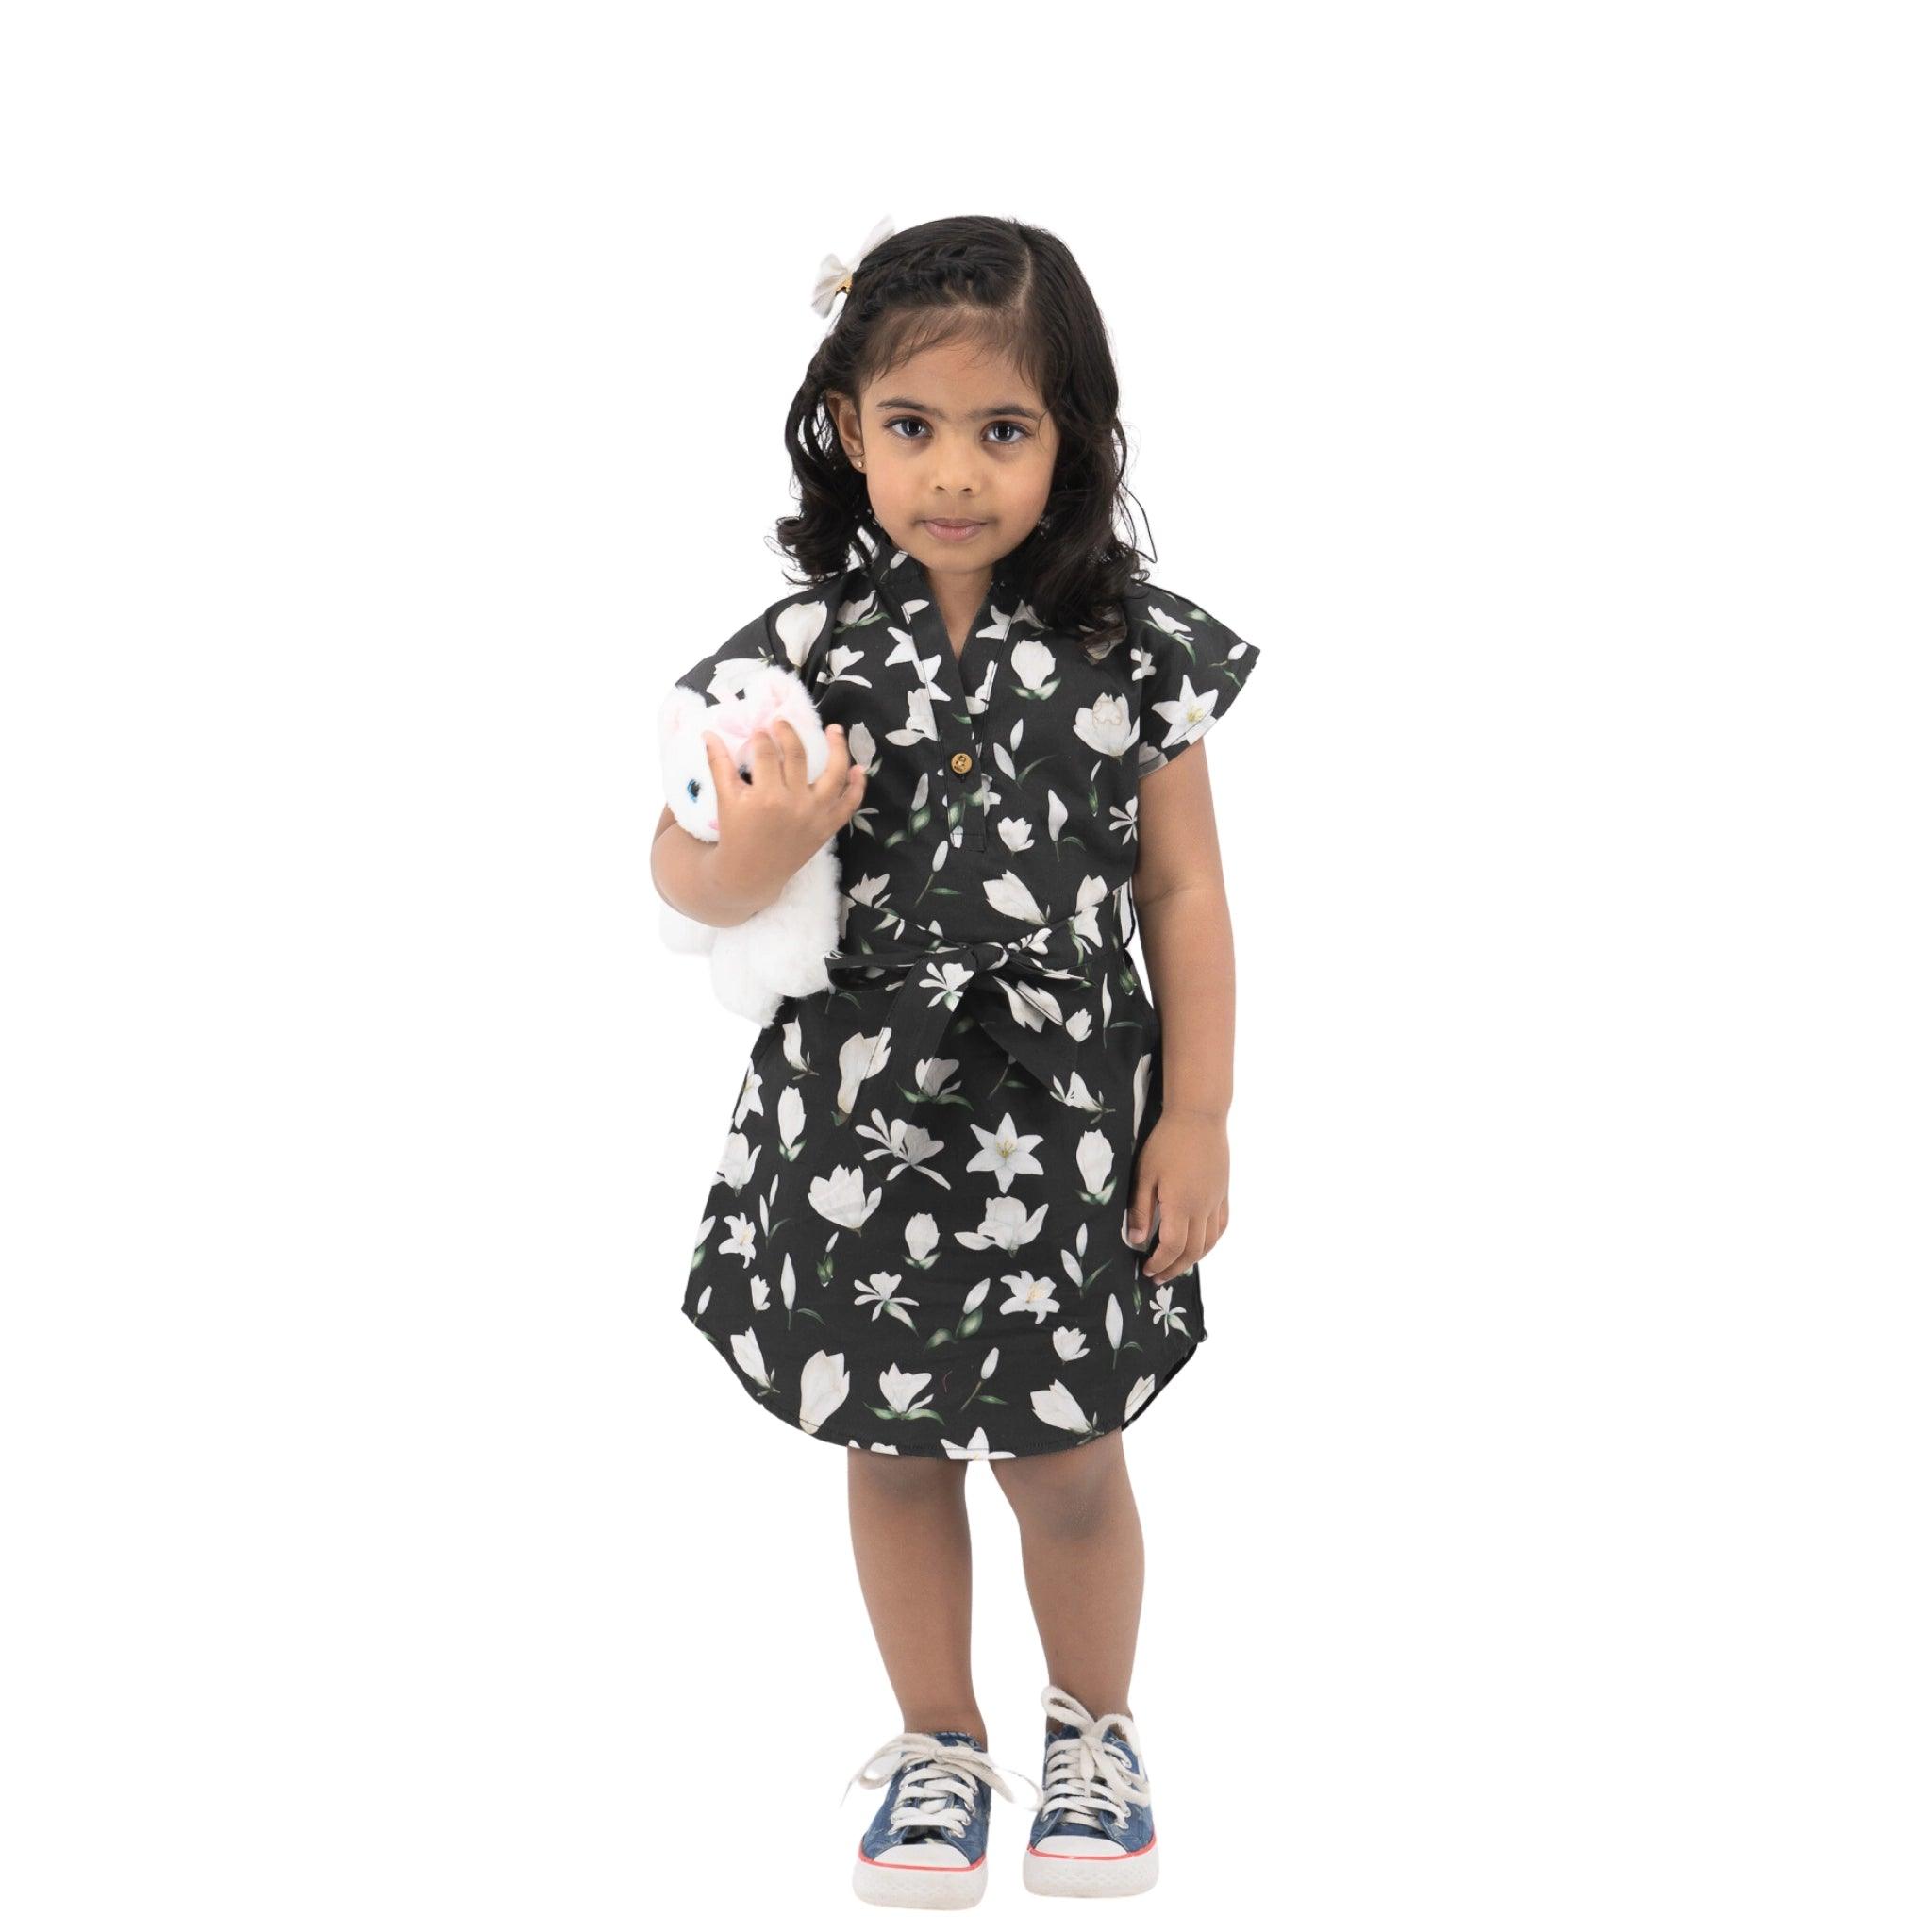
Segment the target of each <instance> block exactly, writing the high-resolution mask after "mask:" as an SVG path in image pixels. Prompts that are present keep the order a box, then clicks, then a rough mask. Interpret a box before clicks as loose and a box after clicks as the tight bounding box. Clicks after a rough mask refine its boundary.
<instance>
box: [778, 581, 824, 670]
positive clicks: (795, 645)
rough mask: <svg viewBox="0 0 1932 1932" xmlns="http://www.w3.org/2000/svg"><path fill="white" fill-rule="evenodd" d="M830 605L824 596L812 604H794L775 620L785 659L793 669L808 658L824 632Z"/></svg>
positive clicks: (780, 613) (781, 612) (782, 611)
mask: <svg viewBox="0 0 1932 1932" xmlns="http://www.w3.org/2000/svg"><path fill="white" fill-rule="evenodd" d="M829 614H830V609H829V607H828V606H827V605H826V604H825V602H824V599H823V598H821V599H818V600H817V601H815V602H813V603H810V604H792V605H790V606H788V607H787V608H785V609H783V610H781V611H780V612H779V613H778V615H777V616H776V617H775V618H774V620H773V623H772V628H773V630H774V632H775V633H776V635H777V639H778V641H779V643H780V644H782V645H783V646H784V648H785V661H786V663H788V664H789V665H790V666H791V669H792V670H793V671H796V670H797V669H798V667H799V666H800V665H801V664H803V663H804V662H805V660H806V658H807V656H808V654H809V652H810V650H811V647H812V646H813V645H814V644H815V643H817V642H818V641H819V639H820V638H821V637H822V636H823V635H824V628H825V619H826V617H827V616H828V615H829Z"/></svg>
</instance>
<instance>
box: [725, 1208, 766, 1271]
mask: <svg viewBox="0 0 1932 1932" xmlns="http://www.w3.org/2000/svg"><path fill="white" fill-rule="evenodd" d="M724 1220H725V1223H726V1224H727V1225H728V1226H729V1227H730V1229H731V1238H730V1239H729V1240H728V1241H720V1242H719V1243H718V1252H719V1253H720V1254H721V1255H736V1256H737V1257H739V1259H740V1260H741V1261H742V1262H743V1263H744V1265H745V1266H746V1267H747V1268H749V1267H750V1266H751V1264H752V1262H753V1261H754V1260H756V1259H757V1258H758V1229H757V1227H756V1226H755V1225H754V1224H752V1223H751V1222H750V1221H749V1220H748V1219H746V1217H745V1216H744V1215H742V1214H727V1215H726V1216H725V1217H724Z"/></svg>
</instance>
